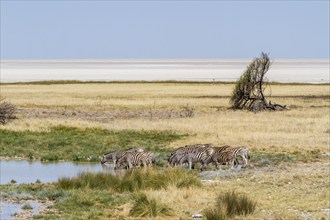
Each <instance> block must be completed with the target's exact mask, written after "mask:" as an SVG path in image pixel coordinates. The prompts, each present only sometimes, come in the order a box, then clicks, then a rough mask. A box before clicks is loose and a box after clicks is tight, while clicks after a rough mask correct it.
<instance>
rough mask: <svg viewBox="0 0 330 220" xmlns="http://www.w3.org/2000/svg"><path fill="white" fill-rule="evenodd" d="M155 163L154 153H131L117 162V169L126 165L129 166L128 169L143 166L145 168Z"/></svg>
mask: <svg viewBox="0 0 330 220" xmlns="http://www.w3.org/2000/svg"><path fill="white" fill-rule="evenodd" d="M154 162H155V156H154V153H152V152H129V153H127V154H125V155H123V156H122V157H121V158H119V159H118V160H117V166H116V168H117V167H120V166H122V165H124V164H126V165H127V166H128V169H132V168H133V167H139V166H141V165H143V166H144V167H145V166H147V165H150V164H152V163H154Z"/></svg>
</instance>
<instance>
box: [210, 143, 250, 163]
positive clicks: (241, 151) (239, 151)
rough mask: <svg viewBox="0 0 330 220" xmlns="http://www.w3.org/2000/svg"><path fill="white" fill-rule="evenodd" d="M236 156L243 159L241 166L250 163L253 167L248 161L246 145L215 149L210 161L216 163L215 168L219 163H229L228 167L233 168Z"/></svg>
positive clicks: (236, 159)
mask: <svg viewBox="0 0 330 220" xmlns="http://www.w3.org/2000/svg"><path fill="white" fill-rule="evenodd" d="M238 157H240V158H241V159H242V160H243V166H246V165H250V166H251V167H253V165H252V164H251V163H249V162H248V159H249V158H250V157H249V149H248V147H245V146H241V147H228V148H226V149H225V150H224V151H220V150H219V151H216V153H215V154H214V155H213V158H212V161H213V162H215V163H216V166H217V169H218V164H219V163H229V166H230V168H234V165H236V164H238V163H239V161H238Z"/></svg>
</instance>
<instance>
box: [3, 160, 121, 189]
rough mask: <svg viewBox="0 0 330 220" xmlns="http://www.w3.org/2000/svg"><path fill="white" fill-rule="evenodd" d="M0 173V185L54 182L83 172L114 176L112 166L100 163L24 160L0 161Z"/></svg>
mask: <svg viewBox="0 0 330 220" xmlns="http://www.w3.org/2000/svg"><path fill="white" fill-rule="evenodd" d="M0 171H1V175H0V184H7V183H10V181H11V180H15V181H16V182H17V183H18V184H20V183H34V182H36V181H37V180H39V181H41V182H44V183H45V182H55V181H57V180H58V178H61V177H72V176H75V175H77V174H78V173H81V172H84V171H88V172H106V173H111V174H113V175H115V172H114V169H113V165H112V164H106V165H103V166H102V165H101V164H100V163H72V162H52V163H44V162H40V161H24V160H0ZM116 173H117V172H116Z"/></svg>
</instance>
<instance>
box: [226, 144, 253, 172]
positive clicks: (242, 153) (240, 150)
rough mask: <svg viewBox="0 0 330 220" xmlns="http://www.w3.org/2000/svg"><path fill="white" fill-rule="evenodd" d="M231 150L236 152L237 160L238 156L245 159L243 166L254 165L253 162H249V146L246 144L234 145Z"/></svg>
mask: <svg viewBox="0 0 330 220" xmlns="http://www.w3.org/2000/svg"><path fill="white" fill-rule="evenodd" d="M230 150H231V151H233V152H234V153H235V158H236V160H237V157H240V158H242V160H243V166H247V165H249V166H251V167H253V164H251V163H250V162H249V159H250V155H249V148H248V147H246V146H239V147H234V148H232V149H230Z"/></svg>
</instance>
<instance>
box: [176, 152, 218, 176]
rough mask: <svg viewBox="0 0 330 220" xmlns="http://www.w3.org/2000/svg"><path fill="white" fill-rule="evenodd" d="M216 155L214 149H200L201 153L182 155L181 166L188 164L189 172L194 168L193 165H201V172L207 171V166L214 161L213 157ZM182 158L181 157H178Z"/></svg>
mask: <svg viewBox="0 0 330 220" xmlns="http://www.w3.org/2000/svg"><path fill="white" fill-rule="evenodd" d="M213 154H214V149H213V148H212V147H205V148H200V149H199V151H197V152H193V153H188V154H184V155H182V154H181V158H180V159H179V164H180V165H181V164H183V163H188V165H189V170H191V168H192V164H193V163H200V164H201V168H200V169H201V171H203V170H204V169H205V167H206V166H207V164H208V163H209V162H210V161H212V155H213ZM178 156H179V157H180V155H178Z"/></svg>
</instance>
